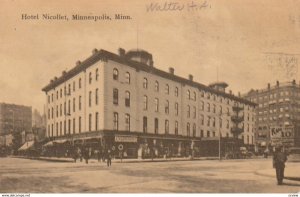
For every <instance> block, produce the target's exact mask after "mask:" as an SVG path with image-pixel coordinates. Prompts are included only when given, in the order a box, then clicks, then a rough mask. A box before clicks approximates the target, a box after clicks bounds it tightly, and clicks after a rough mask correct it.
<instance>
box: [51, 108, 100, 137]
mask: <svg viewBox="0 0 300 197" xmlns="http://www.w3.org/2000/svg"><path fill="white" fill-rule="evenodd" d="M92 116H93V115H92V113H90V114H89V119H88V121H89V122H88V131H92V119H93V117H92ZM77 124H78V128H77V126H76V118H73V119H68V120H64V121H59V122H56V124H54V123H52V124H48V136H53V132H54V131H55V130H56V136H62V135H67V134H75V133H81V131H82V118H81V116H79V117H78V122H77ZM94 125H95V126H94V130H95V131H97V130H98V129H99V112H95V122H94ZM50 126H51V127H50ZM76 130H78V132H76Z"/></svg>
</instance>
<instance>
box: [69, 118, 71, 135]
mask: <svg viewBox="0 0 300 197" xmlns="http://www.w3.org/2000/svg"><path fill="white" fill-rule="evenodd" d="M68 134H71V119H69V120H68Z"/></svg>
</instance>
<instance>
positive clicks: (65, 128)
mask: <svg viewBox="0 0 300 197" xmlns="http://www.w3.org/2000/svg"><path fill="white" fill-rule="evenodd" d="M66 133H67V122H66V120H64V135H66Z"/></svg>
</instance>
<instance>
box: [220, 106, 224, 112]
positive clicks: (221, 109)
mask: <svg viewBox="0 0 300 197" xmlns="http://www.w3.org/2000/svg"><path fill="white" fill-rule="evenodd" d="M222 113H223V108H222V106H220V114H222Z"/></svg>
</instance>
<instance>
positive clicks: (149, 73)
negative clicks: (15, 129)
mask: <svg viewBox="0 0 300 197" xmlns="http://www.w3.org/2000/svg"><path fill="white" fill-rule="evenodd" d="M227 86H228V85H227V84H226V83H222V82H218V83H214V84H211V85H209V86H206V85H203V84H200V83H198V82H195V81H194V80H193V76H192V75H189V77H188V78H187V79H186V78H182V77H179V76H177V75H175V71H174V68H169V72H165V71H162V70H159V69H158V68H156V67H155V66H154V61H153V58H152V55H151V54H150V53H148V52H146V51H142V50H132V51H128V52H126V51H125V50H124V49H119V53H118V54H114V53H111V52H108V51H106V50H97V49H95V50H93V53H92V55H91V56H90V57H89V58H87V59H86V60H84V61H82V62H81V61H78V62H77V63H76V66H75V67H74V68H72V69H71V70H69V71H64V72H62V75H61V76H60V77H55V78H54V79H52V80H51V81H50V83H49V84H48V85H46V86H45V87H44V88H43V89H42V90H43V91H44V92H45V94H46V98H47V100H46V110H47V111H46V113H47V132H46V135H47V137H48V138H49V139H50V140H52V141H51V142H53V143H55V142H57V143H64V142H69V141H71V144H72V145H74V146H76V145H82V144H85V145H86V146H87V145H89V146H91V147H93V148H99V147H102V148H104V147H108V148H112V149H113V150H114V149H116V150H117V149H119V150H122V151H124V152H126V155H127V156H128V157H137V156H143V157H147V156H149V155H153V154H154V155H156V156H158V155H161V154H163V153H166V152H167V153H168V154H171V155H172V156H186V155H188V154H190V153H191V152H192V153H193V154H200V155H216V154H217V153H218V142H219V140H221V142H222V143H221V144H222V151H223V152H222V154H224V153H225V149H226V150H227V149H228V151H229V150H230V149H232V148H233V146H234V144H237V142H239V146H244V145H245V146H249V147H251V146H252V145H253V144H254V143H255V142H254V130H253V127H254V119H255V118H254V108H255V104H254V103H253V102H251V101H248V100H246V99H243V98H241V97H238V96H234V95H233V94H232V93H227V92H226V91H225V88H226V87H227ZM50 144H51V143H50Z"/></svg>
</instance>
